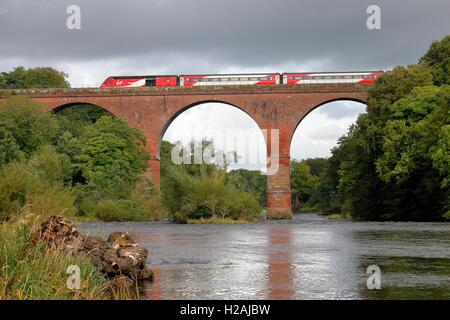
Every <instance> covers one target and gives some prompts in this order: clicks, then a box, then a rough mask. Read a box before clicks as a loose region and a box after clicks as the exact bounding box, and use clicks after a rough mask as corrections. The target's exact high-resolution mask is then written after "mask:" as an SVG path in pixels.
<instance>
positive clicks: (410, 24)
mask: <svg viewBox="0 0 450 320" xmlns="http://www.w3.org/2000/svg"><path fill="white" fill-rule="evenodd" d="M371 4H376V5H378V6H379V7H380V8H381V30H369V29H368V28H367V27H366V20H367V18H368V14H367V13H366V10H367V7H368V6H369V5H371ZM70 5H78V6H79V7H80V9H81V29H80V30H69V29H68V28H67V27H66V20H67V18H68V16H69V15H68V14H67V13H66V10H67V7H68V6H70ZM449 15H450V2H449V1H444V0H427V1H424V0H395V1H393V0H370V1H367V0H340V1H335V0H322V1H320V0H280V1H273V0H127V1H116V0H70V1H65V0H39V1H36V0H0V71H9V70H11V69H12V68H13V67H15V66H18V65H23V66H26V67H34V66H53V67H55V68H58V69H61V70H63V71H64V72H66V73H68V74H69V80H70V82H71V84H72V86H74V87H76V86H98V85H99V84H100V83H101V82H102V81H103V79H104V78H106V77H107V76H109V75H129V74H164V73H168V74H182V73H229V72H284V71H342V70H373V69H375V70H378V69H389V68H392V67H393V66H394V65H398V64H408V63H414V62H416V61H417V59H418V58H419V57H420V56H421V55H422V54H423V53H424V52H425V51H426V49H427V48H428V46H429V44H430V42H431V41H432V40H438V39H441V38H442V37H444V36H445V35H446V34H448V33H449V31H450V19H448V17H449ZM363 111H364V106H361V105H358V104H355V103H350V102H345V103H335V104H333V105H329V106H323V107H321V108H320V109H317V110H316V111H314V112H313V113H311V114H310V115H309V116H308V117H307V118H306V119H305V120H304V121H303V122H302V123H301V124H300V126H299V129H298V130H297V132H296V135H295V139H294V141H293V145H292V149H291V153H292V156H293V157H294V158H305V157H313V156H327V155H329V149H330V147H332V146H333V145H334V144H335V142H336V139H337V138H338V137H339V136H340V135H342V134H343V133H345V131H346V128H347V127H348V125H349V124H351V123H352V122H353V121H354V120H355V118H356V116H357V114H358V113H359V112H363ZM193 126H195V127H196V128H197V129H198V128H204V130H207V129H208V128H209V129H211V128H214V129H221V130H227V129H228V130H231V129H234V128H247V129H249V128H252V126H254V124H253V123H252V122H251V121H250V119H247V118H246V116H245V115H244V114H243V113H241V112H240V111H239V110H235V109H232V108H231V107H226V106H220V105H203V106H198V107H195V108H193V109H190V110H188V111H187V112H186V113H184V114H182V115H181V116H180V117H179V118H177V119H176V121H175V122H174V123H173V125H172V126H171V127H170V128H169V130H168V132H167V134H166V136H165V138H166V139H170V140H176V139H182V138H183V139H185V138H186V134H183V132H185V131H186V130H189V129H190V128H192V127H193ZM208 126H209V127H208ZM191 131H192V130H191ZM213 138H214V137H213ZM259 148H261V150H264V147H263V146H260V147H259ZM238 151H239V150H238Z"/></svg>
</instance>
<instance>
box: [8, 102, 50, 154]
mask: <svg viewBox="0 0 450 320" xmlns="http://www.w3.org/2000/svg"><path fill="white" fill-rule="evenodd" d="M0 128H1V131H0V141H1V142H0V144H1V145H2V147H0V148H9V149H8V150H9V151H8V152H12V153H11V154H9V155H7V156H6V158H8V159H6V158H5V159H6V160H4V161H10V160H11V159H14V158H17V154H18V152H19V151H20V152H22V153H23V154H24V155H25V156H26V157H30V156H31V155H32V154H33V153H34V152H35V151H36V150H37V149H38V148H39V147H40V146H41V145H43V144H51V143H52V141H53V139H54V137H55V134H56V132H57V130H58V123H57V121H56V119H55V117H54V116H53V115H52V114H51V113H49V112H48V111H47V110H45V109H44V107H43V106H42V105H41V104H40V103H37V102H34V101H32V100H30V99H28V98H25V97H20V96H13V97H11V98H9V99H8V100H6V101H5V102H3V103H0Z"/></svg>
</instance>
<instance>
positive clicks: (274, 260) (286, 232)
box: [267, 226, 294, 300]
mask: <svg viewBox="0 0 450 320" xmlns="http://www.w3.org/2000/svg"><path fill="white" fill-rule="evenodd" d="M267 238H268V243H267V245H268V254H267V264H268V271H267V273H268V276H267V279H268V281H267V299H274V300H276V299H278V300H282V299H290V298H292V296H293V294H294V272H293V265H292V250H291V244H292V231H291V229H290V228H286V227H285V226H271V227H270V228H269V229H268V237H267Z"/></svg>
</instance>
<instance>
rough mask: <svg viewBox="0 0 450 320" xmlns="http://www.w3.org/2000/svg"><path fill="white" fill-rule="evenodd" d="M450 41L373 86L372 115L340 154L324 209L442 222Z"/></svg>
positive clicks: (447, 194)
mask: <svg viewBox="0 0 450 320" xmlns="http://www.w3.org/2000/svg"><path fill="white" fill-rule="evenodd" d="M449 57H450V51H449V37H446V38H445V39H444V40H442V41H441V42H435V43H433V44H432V45H431V48H430V50H429V51H428V52H427V54H426V55H425V56H424V57H423V58H421V59H420V63H419V64H417V65H410V66H408V67H401V66H399V67H396V68H394V69H393V70H392V71H389V72H386V73H384V74H383V75H381V76H380V77H379V78H378V79H377V81H376V82H375V84H374V85H373V86H372V87H371V88H370V89H369V98H368V108H367V110H368V112H367V114H362V115H360V116H359V117H358V120H357V121H356V124H355V125H354V126H352V127H351V128H350V129H349V131H348V133H347V135H345V136H344V137H342V138H340V139H339V142H338V145H337V147H336V148H335V149H333V150H332V156H331V158H330V159H329V160H328V167H327V169H326V170H325V171H324V173H323V174H322V175H321V176H320V183H319V186H318V188H317V197H316V198H317V199H318V203H317V207H319V208H320V209H321V210H322V211H324V212H333V211H341V212H349V213H351V215H352V216H353V217H354V218H355V219H364V220H420V221H423V220H427V221H432V220H440V219H442V218H443V217H447V216H448V215H449V214H448V211H449V204H450V191H449V178H448V173H449V164H450V152H449V142H448V141H449V129H448V127H449V125H450V117H449V115H450V113H449V112H450V110H449V107H450V89H449V88H450V87H449V86H448V85H446V83H447V81H448V78H447V77H448V61H449Z"/></svg>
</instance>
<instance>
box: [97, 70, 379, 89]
mask: <svg viewBox="0 0 450 320" xmlns="http://www.w3.org/2000/svg"><path fill="white" fill-rule="evenodd" d="M381 73H383V71H359V72H309V73H283V74H280V73H264V74H261V73H248V74H204V75H198V74H196V75H179V76H178V75H161V76H157V75H151V76H120V77H109V78H107V79H106V80H105V81H104V82H103V83H102V85H101V87H175V86H180V87H193V86H216V85H217V86H218V85H220V86H223V85H269V84H292V85H299V84H300V85H301V84H326V83H361V84H372V83H373V82H374V81H375V79H376V78H377V77H378V76H379V75H380V74H381Z"/></svg>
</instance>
